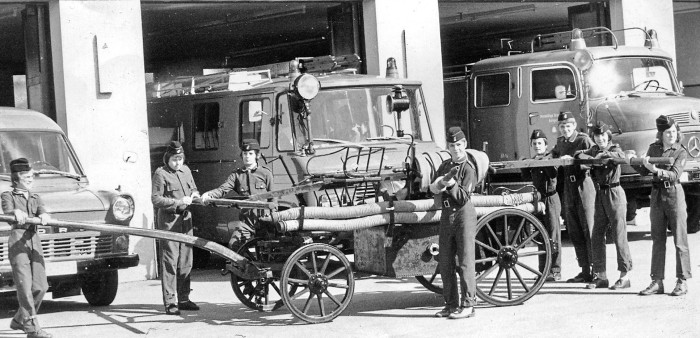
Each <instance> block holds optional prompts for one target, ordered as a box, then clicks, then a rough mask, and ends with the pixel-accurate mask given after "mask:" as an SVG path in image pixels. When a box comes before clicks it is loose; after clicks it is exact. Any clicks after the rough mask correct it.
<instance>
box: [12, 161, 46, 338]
mask: <svg viewBox="0 0 700 338" xmlns="http://www.w3.org/2000/svg"><path fill="white" fill-rule="evenodd" d="M10 172H11V174H10V175H11V179H12V188H13V189H12V191H5V192H3V193H2V195H1V196H0V198H2V211H3V213H4V214H6V215H13V216H15V222H13V224H12V231H10V238H9V240H8V247H9V258H10V265H11V266H12V278H13V280H14V283H15V286H16V289H17V302H18V303H19V309H18V310H17V313H16V314H15V316H14V318H12V321H11V322H10V328H11V329H13V330H22V331H24V332H25V333H27V337H29V338H50V337H52V336H51V334H50V333H48V332H46V331H44V330H43V329H42V328H41V326H39V321H38V320H37V318H36V315H37V312H38V311H39V307H40V306H41V301H42V300H43V299H44V295H45V294H46V290H48V288H49V283H48V281H47V280H46V270H45V267H44V252H43V250H42V248H41V240H40V239H39V234H37V231H36V226H35V225H30V224H27V223H26V220H27V218H29V217H36V216H38V217H39V218H41V224H44V225H46V224H47V223H48V222H49V220H50V219H51V217H50V216H49V214H48V213H47V212H46V209H45V208H44V202H42V201H41V197H39V195H37V194H34V193H32V192H31V189H32V185H33V183H34V171H32V167H31V166H30V165H29V161H27V159H26V158H18V159H15V160H13V161H11V162H10Z"/></svg>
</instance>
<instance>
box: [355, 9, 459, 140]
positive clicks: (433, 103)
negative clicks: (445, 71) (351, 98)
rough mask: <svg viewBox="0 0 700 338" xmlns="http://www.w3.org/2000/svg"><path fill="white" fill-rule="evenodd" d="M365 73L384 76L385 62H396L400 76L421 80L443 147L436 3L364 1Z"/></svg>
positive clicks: (443, 122)
mask: <svg viewBox="0 0 700 338" xmlns="http://www.w3.org/2000/svg"><path fill="white" fill-rule="evenodd" d="M362 7H363V17H364V31H365V37H364V38H365V52H366V58H367V60H366V65H367V74H376V75H380V76H385V75H386V60H387V58H389V57H393V58H395V59H396V62H397V66H398V70H399V73H400V74H401V76H402V77H407V78H410V79H415V80H421V81H423V90H424V94H425V100H426V103H427V105H428V112H429V114H430V122H431V125H432V127H433V133H434V134H435V139H436V141H437V142H438V144H439V145H444V144H445V109H444V98H445V94H444V91H443V85H442V51H441V46H440V17H439V12H438V1H437V0H403V1H401V2H397V1H395V0H364V1H363V3H362Z"/></svg>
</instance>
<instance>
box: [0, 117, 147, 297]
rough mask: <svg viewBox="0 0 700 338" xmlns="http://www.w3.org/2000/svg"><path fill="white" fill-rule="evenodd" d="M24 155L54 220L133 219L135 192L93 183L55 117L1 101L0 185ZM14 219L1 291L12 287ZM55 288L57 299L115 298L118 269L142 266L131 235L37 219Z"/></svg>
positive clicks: (1, 268)
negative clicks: (55, 224) (41, 223)
mask: <svg viewBox="0 0 700 338" xmlns="http://www.w3.org/2000/svg"><path fill="white" fill-rule="evenodd" d="M20 157H24V158H27V159H28V160H29V163H30V164H31V166H32V168H33V169H34V172H35V175H36V177H35V179H34V189H33V190H32V192H34V193H37V194H38V195H39V196H41V198H42V200H43V201H44V204H45V206H46V210H47V211H48V212H49V214H51V217H52V218H54V219H59V220H63V221H78V222H91V223H98V224H106V223H109V224H116V225H122V226H129V222H130V221H131V218H132V217H133V215H134V200H133V198H132V197H131V195H129V194H126V193H122V192H119V191H107V190H94V189H92V188H91V187H90V182H89V180H88V178H87V176H85V173H84V171H83V168H82V166H81V165H80V161H79V160H78V157H77V156H76V154H75V151H74V150H73V148H72V146H71V145H70V142H69V141H68V138H67V137H66V135H65V134H64V133H63V131H62V130H61V128H60V127H59V126H58V125H57V124H56V123H55V122H54V121H52V120H51V119H49V118H48V117H46V116H45V115H43V114H40V113H38V112H35V111H31V110H26V109H19V108H8V107H1V108H0V192H4V191H8V190H11V189H12V187H11V178H10V161H12V160H13V159H16V158H20ZM11 229H12V226H11V225H10V224H7V223H5V222H0V295H10V294H14V291H15V286H14V283H13V279H12V268H11V266H10V261H9V256H8V254H9V253H8V247H7V246H8V236H9V233H10V231H11ZM37 232H38V233H39V237H40V238H41V245H42V248H43V251H44V261H45V266H46V274H47V278H48V282H49V290H48V291H49V292H52V296H53V298H60V297H67V296H75V295H79V294H80V292H81V290H82V293H83V294H84V295H85V298H86V299H87V301H88V302H89V303H90V304H91V305H109V304H111V303H112V301H113V300H114V297H115V296H116V294H117V289H118V284H119V279H118V270H119V269H125V268H129V267H133V266H136V265H138V262H139V257H138V255H136V254H129V252H128V249H129V238H128V237H127V236H126V235H116V234H109V233H101V232H97V231H84V230H80V229H74V228H67V227H52V226H38V228H37Z"/></svg>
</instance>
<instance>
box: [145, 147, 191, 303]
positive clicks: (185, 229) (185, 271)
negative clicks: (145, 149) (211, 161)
mask: <svg viewBox="0 0 700 338" xmlns="http://www.w3.org/2000/svg"><path fill="white" fill-rule="evenodd" d="M184 161H185V152H184V149H183V148H182V145H181V144H180V142H177V141H172V142H170V145H169V146H168V149H167V150H166V151H165V154H164V155H163V163H164V164H165V165H163V166H162V167H160V168H158V169H156V172H155V174H153V187H152V189H153V191H152V194H151V201H152V202H153V206H154V207H155V208H158V213H157V215H156V217H157V218H156V221H157V228H158V229H159V230H168V231H172V232H177V233H182V234H187V235H192V234H193V230H192V229H193V228H192V214H191V213H190V211H189V210H188V207H189V206H190V204H191V203H192V199H193V198H196V197H199V192H197V186H196V185H195V183H194V179H193V178H192V172H190V169H189V168H188V167H187V165H185V164H184ZM160 253H161V271H162V272H161V284H162V287H163V304H164V305H165V313H166V314H169V315H179V314H180V310H190V311H196V310H199V306H197V304H195V303H194V302H192V301H191V300H190V272H191V271H192V245H190V244H185V243H180V242H174V241H167V240H161V241H160Z"/></svg>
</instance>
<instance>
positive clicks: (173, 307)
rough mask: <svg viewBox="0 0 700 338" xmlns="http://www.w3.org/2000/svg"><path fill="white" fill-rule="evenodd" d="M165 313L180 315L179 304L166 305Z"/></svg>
mask: <svg viewBox="0 0 700 338" xmlns="http://www.w3.org/2000/svg"><path fill="white" fill-rule="evenodd" d="M165 314H166V315H174V316H178V315H180V309H178V308H177V305H175V304H170V305H168V306H166V307H165Z"/></svg>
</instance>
